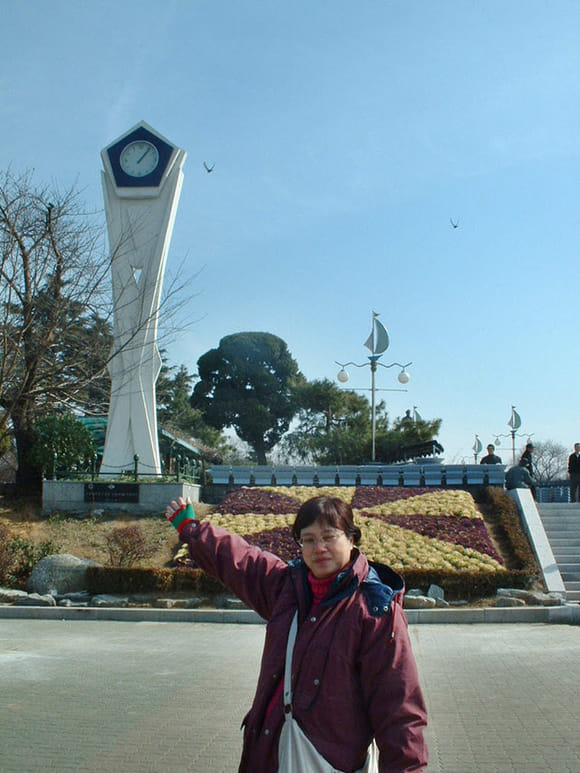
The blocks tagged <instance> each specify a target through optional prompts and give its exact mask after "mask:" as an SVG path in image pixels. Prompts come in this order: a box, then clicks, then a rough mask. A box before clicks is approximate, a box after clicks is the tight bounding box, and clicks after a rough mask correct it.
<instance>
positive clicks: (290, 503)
mask: <svg viewBox="0 0 580 773" xmlns="http://www.w3.org/2000/svg"><path fill="white" fill-rule="evenodd" d="M299 507H300V502H299V501H298V500H297V499H295V498H294V497H289V496H287V495H286V494H277V493H276V492H274V491H264V489H260V488H238V489H234V490H233V491H229V492H228V493H227V494H226V496H225V497H224V499H223V501H222V502H221V504H219V505H218V506H217V507H216V510H215V512H216V513H232V514H235V515H244V514H246V513H257V514H259V515H266V514H268V513H273V514H274V515H292V514H293V513H297V512H298V508H299Z"/></svg>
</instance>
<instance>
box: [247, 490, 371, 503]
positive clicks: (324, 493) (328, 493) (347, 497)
mask: <svg viewBox="0 0 580 773" xmlns="http://www.w3.org/2000/svg"><path fill="white" fill-rule="evenodd" d="M260 488H261V489H262V490H263V491H274V492H275V493H276V494H285V495H286V496H289V497H294V499H297V500H298V501H299V502H300V504H302V503H303V502H307V501H308V500H309V499H312V497H336V498H337V499H342V500H343V501H344V502H348V504H349V505H350V503H351V502H352V498H353V496H354V492H355V491H356V487H355V486H260Z"/></svg>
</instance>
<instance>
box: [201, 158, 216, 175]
mask: <svg viewBox="0 0 580 773" xmlns="http://www.w3.org/2000/svg"><path fill="white" fill-rule="evenodd" d="M203 165H204V167H205V171H206V172H207V173H208V174H209V173H210V172H213V168H214V166H215V164H213V166H208V165H207V164H206V163H205V161H204V162H203Z"/></svg>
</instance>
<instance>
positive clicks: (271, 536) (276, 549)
mask: <svg viewBox="0 0 580 773" xmlns="http://www.w3.org/2000/svg"><path fill="white" fill-rule="evenodd" d="M241 536H242V537H243V538H244V539H245V540H246V542H249V543H250V545H256V546H257V547H259V548H261V550H268V551H269V552H270V553H274V555H276V556H278V557H279V558H281V559H282V560H283V561H291V560H292V559H293V558H297V557H298V556H299V555H300V549H299V548H298V545H297V544H296V543H295V542H294V538H293V537H292V534H291V533H290V529H289V528H288V527H287V526H279V527H277V528H275V529H268V530H267V531H260V532H257V533H255V534H242V535H241Z"/></svg>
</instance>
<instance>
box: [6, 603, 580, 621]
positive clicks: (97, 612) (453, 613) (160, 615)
mask: <svg viewBox="0 0 580 773" xmlns="http://www.w3.org/2000/svg"><path fill="white" fill-rule="evenodd" d="M405 614H406V615H407V620H408V621H409V624H410V625H418V624H422V623H428V624H434V623H435V624H458V623H468V624H471V623H473V624H485V623H491V624H494V625H497V624H500V623H506V624H510V623H557V624H560V625H562V624H563V625H566V624H568V625H580V605H579V604H565V605H563V606H553V607H477V608H473V607H471V608H467V609H465V608H462V609H448V608H447V609H408V610H405ZM0 619H5V620H108V621H111V620H117V621H124V622H158V623H235V624H248V625H256V624H258V625H260V624H264V623H265V620H264V619H263V618H262V617H260V616H259V615H258V614H257V613H256V612H254V611H252V610H251V609H156V608H150V607H129V608H127V607H44V606H38V607H34V606H16V605H13V604H4V605H0Z"/></svg>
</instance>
